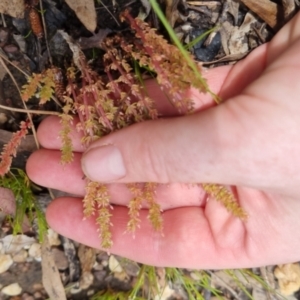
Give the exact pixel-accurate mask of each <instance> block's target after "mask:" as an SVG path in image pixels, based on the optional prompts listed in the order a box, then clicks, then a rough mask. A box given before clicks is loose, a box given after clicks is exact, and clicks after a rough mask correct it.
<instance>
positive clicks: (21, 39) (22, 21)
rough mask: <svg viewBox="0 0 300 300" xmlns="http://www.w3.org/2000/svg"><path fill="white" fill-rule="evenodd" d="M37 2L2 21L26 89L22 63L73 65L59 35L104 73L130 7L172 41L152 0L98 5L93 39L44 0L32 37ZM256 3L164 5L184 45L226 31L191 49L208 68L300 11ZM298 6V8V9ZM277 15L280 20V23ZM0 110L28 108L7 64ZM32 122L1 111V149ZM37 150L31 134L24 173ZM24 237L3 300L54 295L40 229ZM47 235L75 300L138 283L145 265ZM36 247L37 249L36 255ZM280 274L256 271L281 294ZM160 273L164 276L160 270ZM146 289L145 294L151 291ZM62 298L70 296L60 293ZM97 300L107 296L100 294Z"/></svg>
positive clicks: (125, 29)
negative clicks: (109, 45) (13, 288)
mask: <svg viewBox="0 0 300 300" xmlns="http://www.w3.org/2000/svg"><path fill="white" fill-rule="evenodd" d="M82 1H83V2H84V0H82ZM38 2H39V1H37V2H36V1H34V0H31V1H26V3H27V6H26V7H25V8H24V10H25V14H24V18H15V17H12V16H11V15H10V14H2V21H1V22H0V54H1V55H3V56H4V57H6V58H7V60H9V61H10V62H12V63H13V65H11V64H7V65H8V69H9V71H10V72H11V74H12V76H13V78H14V79H15V81H16V82H17V84H18V86H19V87H21V86H23V85H24V84H25V83H26V78H25V76H24V74H22V73H21V72H19V71H18V70H17V69H16V67H15V66H17V67H18V68H20V69H22V70H23V71H24V72H25V73H27V74H28V75H29V74H32V73H40V72H43V71H44V70H45V69H46V68H47V67H49V66H50V65H51V64H53V65H55V66H57V67H61V68H65V67H66V66H68V65H70V64H71V61H72V53H71V51H70V49H69V47H68V45H67V43H66V42H65V40H64V39H63V38H62V36H61V35H60V34H59V32H58V31H59V30H64V31H66V32H67V33H68V34H69V35H70V36H71V37H72V38H73V40H74V41H76V42H77V43H78V44H79V45H80V46H81V48H82V49H83V51H84V53H85V55H86V56H87V57H88V58H89V59H93V61H92V62H91V64H92V65H93V67H94V68H95V69H97V71H98V72H103V63H102V61H101V60H102V56H103V54H104V53H105V51H104V50H103V48H102V47H101V45H100V43H99V41H101V40H103V39H104V38H105V37H106V36H107V35H109V36H112V35H114V34H123V35H124V36H126V37H128V38H133V35H132V33H131V31H130V28H129V26H128V25H127V24H125V23H124V22H122V21H121V20H120V18H119V15H120V12H122V11H123V10H124V9H130V12H131V14H132V15H133V16H137V15H138V14H141V13H142V14H143V15H145V16H146V21H147V22H148V23H149V24H150V25H151V26H153V27H155V28H157V29H158V31H159V32H160V33H161V34H163V35H164V36H165V37H166V38H167V34H166V32H165V30H164V27H163V26H162V25H161V24H160V22H159V21H158V18H157V16H156V15H155V13H154V12H153V11H152V10H149V3H148V1H147V0H146V1H125V0H116V1H112V0H102V1H95V2H96V14H97V26H96V30H95V33H96V34H94V35H93V34H92V33H91V32H90V31H89V30H87V29H86V28H85V26H84V25H83V23H82V22H81V21H80V20H79V18H78V17H77V14H76V12H74V11H73V10H71V9H70V7H69V6H68V5H67V4H66V2H65V1H63V0H56V1H52V0H42V4H43V10H44V12H45V13H44V17H45V25H46V29H47V37H46V35H45V34H44V35H43V37H42V38H40V37H38V36H37V35H35V34H33V32H34V29H33V28H32V24H30V20H29V12H30V10H31V9H35V10H36V11H39V4H38ZM79 2H80V1H79ZM255 2H256V9H255V10H254V9H253V6H251V5H247V6H246V5H244V4H243V3H244V1H235V0H223V1H218V0H217V1H184V0H172V1H169V0H168V1H165V0H161V1H160V3H161V7H162V9H163V10H164V11H166V14H167V17H168V20H169V22H170V23H171V24H172V26H173V28H174V30H175V32H176V33H177V35H178V37H179V38H180V39H181V41H182V43H184V44H189V43H190V42H191V41H194V40H195V39H196V38H197V37H199V36H200V35H202V34H203V33H205V32H206V31H207V30H209V29H211V28H213V27H216V26H218V28H220V29H219V30H217V31H214V32H213V33H212V34H209V35H208V37H207V36H206V37H205V38H204V39H202V40H199V41H198V42H197V43H195V44H194V45H193V46H192V47H190V51H191V52H192V53H193V54H194V56H195V58H196V59H197V60H198V61H200V62H202V63H203V65H204V66H206V67H208V68H213V67H216V66H218V65H223V64H234V63H236V62H237V61H238V60H239V59H242V58H243V57H245V56H246V55H247V54H249V53H250V52H251V51H252V50H253V49H255V48H256V47H258V46H260V45H261V44H263V43H266V42H268V41H269V40H270V39H271V38H272V37H273V36H274V35H275V34H276V32H277V31H278V30H279V29H280V28H281V27H282V26H283V25H284V23H285V22H287V21H288V19H289V18H291V17H292V16H293V15H294V14H295V13H296V12H297V11H298V10H299V7H298V2H297V1H295V3H296V4H295V3H294V1H282V2H281V1H279V0H278V1H266V4H265V6H264V8H260V5H259V3H258V4H257V1H249V3H252V4H253V3H255ZM258 2H259V1H258ZM288 3H289V4H288ZM292 3H294V4H295V5H292ZM275 4H276V5H275ZM274 5H275V7H276V9H275V10H274ZM260 10H261V11H262V10H264V13H261V11H260ZM272 16H277V18H275V21H274V20H273V18H272ZM46 40H47V42H48V45H47V44H46ZM47 46H48V49H47ZM49 54H50V55H49ZM0 105H3V106H6V107H11V108H21V109H23V108H24V107H23V102H22V100H21V98H20V95H19V92H18V89H17V88H16V86H15V84H14V82H13V80H12V77H11V76H10V74H8V73H7V71H6V70H5V69H4V68H3V67H2V66H1V65H0ZM27 106H28V108H29V109H35V110H39V109H42V110H52V111H53V110H58V109H59V108H58V106H57V105H56V104H55V103H54V104H53V103H52V104H45V105H43V106H42V107H41V105H39V103H38V99H36V98H34V97H33V99H31V100H30V101H29V102H28V103H27ZM1 115H2V117H1ZM25 118H26V114H24V113H21V112H15V111H9V110H5V109H2V108H1V107H0V146H3V145H4V144H6V143H7V142H8V140H10V138H11V136H12V133H13V132H15V131H16V130H17V129H18V128H19V123H20V121H22V120H25ZM42 119H43V116H38V115H36V116H34V119H33V121H34V124H35V126H36V127H37V126H38V125H39V123H40V122H41V120H42ZM34 149H35V144H34V139H33V137H32V136H29V137H28V139H27V140H26V143H25V142H23V143H22V145H21V147H20V148H19V150H18V155H17V157H16V158H15V159H14V161H13V167H17V168H22V169H25V164H26V160H27V158H28V156H29V155H30V153H32V152H33V151H34ZM34 192H35V194H36V197H37V201H38V202H39V203H42V204H43V205H44V206H45V207H46V206H47V203H49V201H51V198H50V196H49V194H48V192H47V190H45V189H44V188H42V187H35V188H34ZM54 193H55V195H56V196H57V195H61V193H60V192H58V191H54ZM4 217H5V216H4V215H3V213H2V215H0V221H1V222H2V227H1V229H0V246H1V247H0V265H1V263H2V262H1V259H2V258H1V255H6V254H7V253H5V254H4V252H5V251H4V250H3V247H4V246H3V245H4V242H3V241H4V239H5V238H6V237H8V236H10V234H11V232H12V228H11V227H10V225H9V224H8V223H7V222H6V221H5V218H4ZM20 236H21V237H22V238H21V239H23V237H24V240H25V239H26V238H27V237H31V238H33V240H32V241H31V242H30V243H29V244H28V245H27V244H26V245H25V244H24V245H23V244H22V243H24V241H23V240H22V241H21V242H20V243H21V245H22V246H21V247H16V249H15V250H14V248H11V249H10V253H9V256H10V257H11V258H12V263H11V266H10V267H9V268H8V269H7V270H6V271H4V272H2V274H0V300H2V299H3V300H7V299H14V300H17V299H23V300H25V299H27V300H31V299H47V298H48V295H47V293H46V291H45V288H44V287H43V281H42V276H43V275H45V274H42V267H41V249H40V248H39V247H38V246H33V245H36V244H37V240H38V237H37V232H36V231H35V230H34V228H33V229H32V230H30V231H28V232H26V233H24V234H23V235H20ZM48 236H51V237H52V238H51V242H50V248H51V249H52V250H51V253H52V256H53V258H54V260H55V266H56V267H57V269H58V271H59V276H60V278H61V281H62V283H63V285H64V288H65V294H66V295H67V297H68V299H74V300H75V299H91V298H92V296H93V295H95V294H96V293H99V291H111V292H112V293H113V292H115V293H117V292H118V291H129V290H131V289H132V286H133V285H134V283H135V282H136V281H137V277H136V276H137V272H138V271H139V269H140V266H139V265H137V264H136V263H133V262H124V259H122V258H119V257H115V256H109V255H108V254H107V253H105V252H102V251H96V250H92V249H90V248H88V247H85V246H83V245H79V244H77V243H75V242H73V241H71V240H68V239H66V238H65V237H62V236H58V235H56V234H55V233H53V232H51V231H50V233H49V235H48ZM34 247H36V249H35V250H34ZM113 266H114V267H113ZM118 268H119V269H118ZM0 269H1V266H0ZM273 270H274V267H272V266H269V267H265V268H261V269H253V270H251V271H252V272H253V273H254V274H257V275H260V276H262V277H263V278H264V279H266V278H268V279H267V282H268V283H269V284H270V285H271V286H272V287H274V288H275V289H276V288H277V289H278V285H277V283H276V281H275V279H274V274H273ZM156 272H157V274H159V272H162V271H161V270H159V269H158V270H156ZM184 272H185V273H186V274H187V275H188V276H189V277H191V278H193V276H194V277H195V276H196V275H195V274H194V273H193V271H191V270H185V271H184ZM211 274H213V275H211V276H212V277H211V281H212V282H211V283H212V285H214V286H215V287H217V288H219V289H220V290H221V291H222V296H223V297H224V299H247V296H246V293H245V291H243V290H241V289H240V288H239V287H238V286H236V284H234V283H232V280H231V279H230V277H228V276H226V275H224V273H223V274H222V273H221V272H220V271H218V272H212V273H211ZM220 278H221V279H220ZM195 280H196V279H195ZM13 283H18V285H19V286H20V287H21V292H19V293H17V292H16V295H7V294H5V293H4V292H3V291H4V290H2V292H1V289H2V288H5V287H7V286H9V285H10V284H13ZM299 288H300V286H299ZM144 289H145V290H146V287H144ZM246 290H247V291H248V292H249V293H250V294H251V295H252V296H253V298H254V299H279V296H277V295H276V294H273V293H271V294H270V293H269V292H267V291H266V290H264V289H263V288H262V287H261V286H258V285H257V284H256V283H255V282H250V284H249V283H248V285H247V287H246ZM202 294H203V298H204V299H212V300H213V299H215V298H214V296H213V294H212V293H211V291H209V290H208V289H203V291H202ZM277 297H278V298H277ZM293 297H294V298H293ZM297 297H298V296H297V294H294V295H293V296H291V298H290V299H297ZM55 299H63V298H60V297H59V296H58V297H57V298H55ZM98 299H101V296H99V298H98ZM111 299H113V298H111ZM115 299H121V298H115ZM145 299H146V298H145ZM156 299H159V298H156ZM161 299H189V298H188V296H187V294H186V292H185V291H184V288H183V287H182V285H181V284H177V285H176V284H173V285H172V286H171V292H170V294H169V295H166V296H162V297H161Z"/></svg>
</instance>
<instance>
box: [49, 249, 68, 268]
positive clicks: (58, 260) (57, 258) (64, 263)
mask: <svg viewBox="0 0 300 300" xmlns="http://www.w3.org/2000/svg"><path fill="white" fill-rule="evenodd" d="M52 255H53V257H54V262H55V264H56V266H57V268H58V270H61V271H63V270H66V269H67V268H68V267H69V262H68V259H67V257H66V255H65V253H64V252H63V251H62V250H60V249H57V248H53V249H52Z"/></svg>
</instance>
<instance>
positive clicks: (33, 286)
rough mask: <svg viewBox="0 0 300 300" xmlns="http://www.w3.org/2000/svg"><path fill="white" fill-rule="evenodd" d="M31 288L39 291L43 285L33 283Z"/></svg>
mask: <svg viewBox="0 0 300 300" xmlns="http://www.w3.org/2000/svg"><path fill="white" fill-rule="evenodd" d="M32 288H33V290H34V291H41V290H43V289H44V286H43V285H42V284H41V283H34V284H33V285H32Z"/></svg>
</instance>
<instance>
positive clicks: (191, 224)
mask: <svg viewBox="0 0 300 300" xmlns="http://www.w3.org/2000/svg"><path fill="white" fill-rule="evenodd" d="M299 28H300V15H298V16H296V17H295V18H294V19H293V20H292V21H291V22H290V23H289V24H288V25H286V26H285V28H283V30H281V32H280V33H279V34H278V35H277V36H276V37H275V38H274V40H273V41H272V42H271V43H270V44H268V45H264V46H262V47H260V48H259V49H257V50H256V51H254V52H253V53H252V54H251V55H250V56H248V57H247V59H245V60H244V61H242V62H240V63H239V64H237V65H236V66H234V67H232V68H230V67H224V68H219V69H215V70H211V71H210V72H209V73H208V74H207V77H208V81H209V83H210V81H211V83H210V85H211V86H212V88H213V89H214V90H215V91H216V92H217V93H219V94H220V95H221V97H222V98H223V99H225V100H226V99H229V98H230V100H228V101H226V102H225V103H224V104H222V105H220V106H218V107H214V108H211V109H207V110H204V111H202V112H200V113H199V114H195V115H192V116H189V117H182V118H177V119H178V120H179V121H178V122H179V123H180V122H183V123H184V124H187V125H189V126H190V127H183V128H184V129H185V130H186V129H187V128H189V129H190V132H192V133H193V127H192V126H194V128H195V127H196V131H195V133H194V134H195V137H196V136H199V137H200V144H201V142H202V144H201V145H200V146H197V147H201V151H198V152H197V154H196V155H194V153H192V154H193V155H189V151H190V150H189V149H190V148H193V147H192V146H191V145H189V144H188V145H185V144H184V143H181V141H180V138H179V139H178V144H180V145H181V146H180V147H181V148H182V149H181V152H183V153H184V154H185V155H184V156H188V157H190V158H189V161H188V163H190V164H187V161H186V160H185V159H182V161H181V159H180V156H179V159H178V160H177V161H176V163H177V169H179V170H180V171H181V174H183V173H185V172H187V173H188V172H189V169H191V167H190V166H191V165H192V166H193V167H194V165H195V163H196V165H197V166H200V167H199V168H202V169H203V170H199V171H198V170H197V166H196V167H195V169H196V171H197V172H195V174H196V175H195V174H194V173H193V174H191V175H190V177H189V178H192V179H194V177H193V176H196V177H195V180H192V181H194V182H195V181H196V182H216V183H222V184H229V185H235V186H237V188H236V191H235V193H236V196H237V199H238V201H239V203H240V205H241V206H242V207H243V208H244V210H245V211H246V212H247V213H248V214H249V219H248V221H246V222H242V221H240V220H239V219H237V218H235V217H233V216H231V215H230V214H229V213H228V212H227V211H226V210H225V209H224V208H223V207H222V205H221V204H219V203H217V202H216V201H214V200H209V201H207V202H206V198H205V195H204V193H203V191H202V190H201V189H200V188H199V187H198V186H189V185H186V184H171V185H170V186H160V187H159V188H158V191H157V199H158V201H159V203H160V204H161V206H162V208H163V210H164V214H163V218H164V236H161V235H160V234H159V233H156V232H154V231H153V229H152V228H151V225H150V224H149V222H148V221H147V217H146V212H145V211H142V212H141V220H142V227H141V229H140V230H138V231H137V232H136V234H135V239H132V238H131V236H130V235H128V234H124V230H125V228H126V223H127V221H128V217H127V208H126V207H125V206H126V204H127V203H128V200H129V198H130V195H129V192H128V191H127V190H126V188H125V186H124V184H122V182H126V180H127V181H128V180H129V179H131V178H125V179H122V180H119V182H118V183H116V184H111V186H110V190H111V193H112V202H113V203H114V204H116V206H115V208H114V211H113V217H112V223H113V224H114V225H113V227H112V233H113V240H114V246H113V247H112V249H111V252H112V253H116V254H120V255H123V256H125V257H128V258H132V259H134V260H137V261H140V262H144V263H147V264H151V265H158V266H177V267H188V268H229V267H230V268H233V267H239V268H241V267H251V266H259V265H266V264H274V263H283V262H291V261H296V260H298V259H299V255H298V247H299V241H298V239H297V237H295V236H294V234H293V231H294V228H295V229H296V230H297V229H298V228H299V227H300V220H299V217H298V214H299V212H300V202H299V201H298V200H297V197H298V196H299V187H298V182H299V180H300V178H299V177H300V175H299V172H298V170H299V169H300V163H299V159H297V157H298V153H299V151H300V142H299V138H298V128H300V119H299V113H300V103H299V101H298V99H297V95H299V94H300V86H299V85H298V86H297V78H299V75H300V62H299V60H298V53H299V49H300V30H299ZM216 74H217V75H216ZM155 93H159V92H158V91H155ZM160 97H162V95H160ZM160 97H158V98H160ZM199 97H202V96H199ZM285 99H287V100H285ZM201 101H205V103H206V105H207V103H208V102H210V101H211V99H208V97H207V96H206V97H202V100H201ZM167 110H168V108H167V109H166V111H165V113H166V114H169V112H168V111H167ZM182 120H183V121H182ZM186 120H187V121H186ZM171 122H172V120H171ZM140 125H141V126H146V125H144V124H140ZM135 128H138V127H135ZM199 128H200V129H199ZM58 130H59V122H58V120H57V119H55V118H53V117H51V118H48V119H47V120H45V121H44V123H43V124H42V125H41V127H40V129H39V139H40V142H41V144H42V146H44V147H45V148H46V149H42V150H39V151H37V152H36V153H34V154H33V155H32V157H31V158H30V159H29V161H28V166H27V170H28V174H29V176H30V177H31V178H32V180H33V181H35V182H36V183H39V184H41V185H43V186H48V187H52V188H56V189H60V190H64V191H66V192H71V193H74V194H77V195H79V196H82V195H83V194H84V181H83V180H82V175H83V173H82V171H81V166H80V159H81V153H80V152H82V151H83V149H82V148H81V146H80V143H79V138H80V137H79V136H78V134H76V133H75V132H74V133H73V136H74V146H75V150H76V151H77V153H76V155H75V159H74V162H73V163H72V164H70V165H68V166H66V167H65V168H64V169H63V168H62V167H61V165H60V164H59V159H60V153H59V151H58V149H59V148H60V144H59V141H58V140H57V135H58ZM129 130H131V129H129ZM199 130H202V131H201V132H200V133H199ZM115 136H116V137H117V139H121V138H122V131H120V132H118V133H117V135H115ZM110 138H111V137H107V139H110ZM185 147H189V149H185ZM172 149H174V148H172ZM45 161H47V168H46V169H45V168H44V166H43V162H45ZM233 166H234V167H233ZM164 167H165V168H166V169H167V170H168V168H169V169H170V170H172V166H169V167H168V166H167V167H166V166H164ZM164 174H167V178H168V176H169V178H170V179H171V180H170V181H173V182H174V181H181V182H186V181H185V178H180V176H182V175H180V174H178V180H172V179H173V178H174V177H172V176H173V175H171V171H169V172H164ZM174 176H175V178H176V176H177V175H176V174H175V175H174ZM151 179H152V178H147V180H151ZM164 179H165V177H164ZM143 181H146V180H143ZM163 181H165V180H163ZM47 218H48V222H49V224H50V225H51V226H52V227H53V228H54V229H55V230H57V231H58V232H60V233H62V234H63V235H65V236H68V237H70V238H72V239H74V240H77V241H80V242H81V243H84V244H87V245H90V246H92V247H98V246H99V244H100V243H99V237H98V234H97V232H96V225H95V221H94V219H93V218H91V219H88V220H85V221H83V215H82V203H81V200H80V199H77V200H76V199H75V198H64V199H58V200H56V201H54V202H53V203H52V204H51V205H50V207H49V208H48V211H47Z"/></svg>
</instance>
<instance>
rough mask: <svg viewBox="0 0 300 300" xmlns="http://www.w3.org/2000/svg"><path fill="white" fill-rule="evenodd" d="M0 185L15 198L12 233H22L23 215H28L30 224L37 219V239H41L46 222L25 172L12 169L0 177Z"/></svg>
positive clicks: (45, 229) (45, 230)
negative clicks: (10, 191)
mask: <svg viewBox="0 0 300 300" xmlns="http://www.w3.org/2000/svg"><path fill="white" fill-rule="evenodd" d="M0 186H1V187H5V188H9V189H10V190H12V192H13V193H14V196H15V199H16V213H15V215H14V216H13V217H12V227H13V233H14V234H18V233H22V225H23V223H24V221H25V216H28V218H29V223H30V224H32V223H33V221H34V220H35V219H36V220H37V227H38V233H39V240H40V241H42V240H43V237H44V236H45V234H46V232H47V228H48V227H47V222H46V219H45V215H44V213H43V211H42V210H41V208H40V207H39V205H38V203H37V201H36V199H35V196H34V195H33V193H32V190H31V186H30V180H29V178H28V177H27V175H26V174H25V172H24V171H22V170H21V169H12V170H11V171H10V172H9V173H8V174H7V175H5V176H2V177H0Z"/></svg>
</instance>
